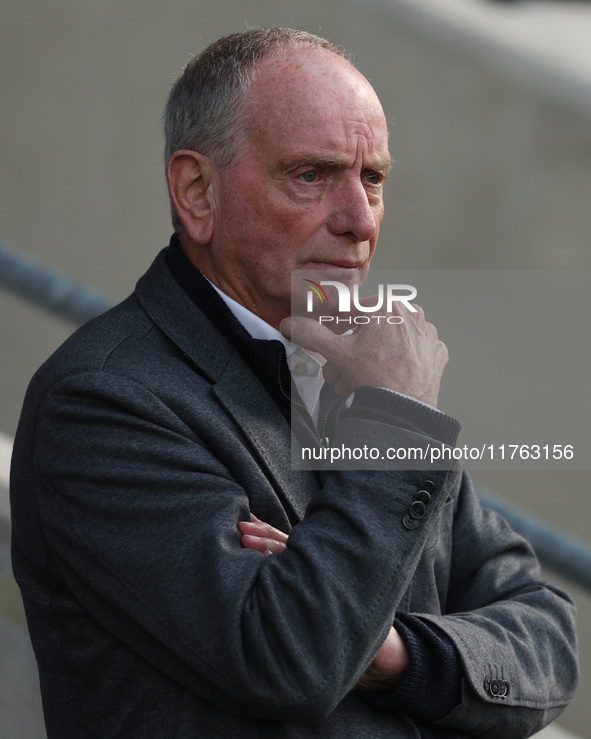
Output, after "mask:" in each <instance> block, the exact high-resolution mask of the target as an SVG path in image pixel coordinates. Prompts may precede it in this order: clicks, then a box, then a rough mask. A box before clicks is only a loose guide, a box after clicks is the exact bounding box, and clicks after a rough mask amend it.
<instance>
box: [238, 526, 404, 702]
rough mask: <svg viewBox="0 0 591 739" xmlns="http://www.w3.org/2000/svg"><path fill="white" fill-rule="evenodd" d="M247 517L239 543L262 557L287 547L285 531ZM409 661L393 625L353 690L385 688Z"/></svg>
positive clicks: (390, 685)
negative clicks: (261, 554)
mask: <svg viewBox="0 0 591 739" xmlns="http://www.w3.org/2000/svg"><path fill="white" fill-rule="evenodd" d="M250 519H251V520H250V521H239V523H238V529H239V530H240V533H241V534H242V539H241V542H242V546H243V547H244V548H245V549H254V550H256V551H258V552H262V553H263V554H264V555H265V557H268V556H269V555H271V554H281V553H282V552H284V551H285V549H286V544H287V539H288V535H287V534H284V533H283V531H279V529H276V528H274V527H273V526H271V525H270V524H268V523H265V522H264V521H261V520H260V519H258V518H257V517H256V516H255V515H253V514H252V513H251V514H250ZM408 664H409V656H408V651H407V649H406V645H405V643H404V641H403V640H402V639H401V637H400V635H399V633H398V632H397V631H396V629H395V628H394V627H393V626H392V627H391V628H390V631H389V632H388V636H387V637H386V640H385V641H384V643H383V644H382V646H381V647H380V649H379V651H378V653H377V654H376V656H375V657H374V658H373V662H372V663H371V665H370V666H369V667H368V668H367V670H366V671H365V672H364V673H363V675H362V676H361V678H360V679H359V682H358V683H357V685H356V686H355V690H388V689H390V688H393V687H394V686H395V685H397V684H398V682H400V680H401V678H402V674H403V673H404V671H405V670H406V668H407V667H408Z"/></svg>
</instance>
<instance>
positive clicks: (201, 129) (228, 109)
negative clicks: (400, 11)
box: [164, 27, 352, 232]
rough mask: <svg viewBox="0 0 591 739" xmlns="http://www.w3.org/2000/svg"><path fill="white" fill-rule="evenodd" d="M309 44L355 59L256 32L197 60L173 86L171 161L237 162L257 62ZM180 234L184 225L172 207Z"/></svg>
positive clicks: (302, 37)
mask: <svg viewBox="0 0 591 739" xmlns="http://www.w3.org/2000/svg"><path fill="white" fill-rule="evenodd" d="M288 45H294V46H308V47H312V48H317V49H325V50H327V51H330V52H332V53H333V54H337V55H338V56H340V57H343V58H344V59H346V60H347V61H349V62H350V63H352V60H351V58H350V57H349V56H348V55H347V54H346V53H345V52H344V51H343V50H342V49H341V48H339V47H338V46H335V45H334V44H333V43H331V42H330V41H328V40H327V39H325V38H322V37H321V36H315V35H314V34H312V33H307V32H306V31H297V30H293V29H291V28H278V27H273V28H252V29H249V30H247V31H243V32H242V33H233V34H231V35H229V36H225V37H223V38H221V39H219V40H218V41H215V42H214V43H213V44H211V45H210V46H208V47H207V49H205V50H204V51H202V52H201V54H199V55H198V56H196V57H194V58H193V59H192V60H191V61H190V62H189V64H187V66H186V67H185V68H184V70H183V72H182V74H181V76H180V77H179V78H178V80H177V81H176V82H175V84H174V85H173V87H172V89H171V91H170V94H169V96H168V100H167V103H166V108H165V111H164V135H165V140H166V148H165V162H166V163H167V162H168V160H169V159H170V157H171V156H172V155H173V154H174V152H175V151H179V149H191V150H193V151H198V152H200V153H201V154H204V155H205V156H207V157H209V158H210V160H211V162H212V163H213V164H214V165H215V166H216V167H226V166H228V165H229V164H231V163H232V161H233V160H234V159H235V157H236V155H237V153H238V152H239V151H240V148H241V147H242V145H243V144H244V142H245V140H246V122H245V117H244V115H243V104H244V101H245V99H246V95H247V93H248V91H249V89H250V86H251V85H252V83H253V82H254V80H255V77H256V72H257V64H258V63H259V62H260V61H261V60H262V59H265V58H267V57H270V56H272V55H273V54H274V53H275V52H277V51H278V50H280V49H281V48H283V47H285V46H288ZM172 223H173V226H174V228H175V231H176V232H179V231H182V230H183V225H182V223H181V221H180V219H179V217H178V215H177V214H176V212H175V211H174V208H172Z"/></svg>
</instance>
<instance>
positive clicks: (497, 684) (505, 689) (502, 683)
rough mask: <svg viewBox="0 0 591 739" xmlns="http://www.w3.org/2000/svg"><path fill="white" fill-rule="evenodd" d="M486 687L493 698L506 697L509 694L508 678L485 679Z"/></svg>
mask: <svg viewBox="0 0 591 739" xmlns="http://www.w3.org/2000/svg"><path fill="white" fill-rule="evenodd" d="M484 688H485V690H486V691H487V692H488V694H489V695H491V696H492V697H493V698H506V697H507V696H508V695H509V683H508V682H507V681H506V680H489V679H488V678H486V680H485V681H484Z"/></svg>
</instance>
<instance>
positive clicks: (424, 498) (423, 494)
mask: <svg viewBox="0 0 591 739" xmlns="http://www.w3.org/2000/svg"><path fill="white" fill-rule="evenodd" d="M415 500H420V501H421V503H424V504H425V505H429V503H430V502H431V496H430V494H429V493H428V492H427V491H426V490H419V492H418V493H417V494H416V495H415Z"/></svg>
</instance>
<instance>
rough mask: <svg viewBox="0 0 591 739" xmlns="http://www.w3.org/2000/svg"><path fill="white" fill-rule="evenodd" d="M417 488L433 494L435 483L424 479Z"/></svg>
mask: <svg viewBox="0 0 591 739" xmlns="http://www.w3.org/2000/svg"><path fill="white" fill-rule="evenodd" d="M419 489H420V490H426V491H427V492H428V493H429V495H433V493H434V492H435V483H434V482H432V481H431V480H424V481H423V482H422V483H421V484H420V485H419Z"/></svg>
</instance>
